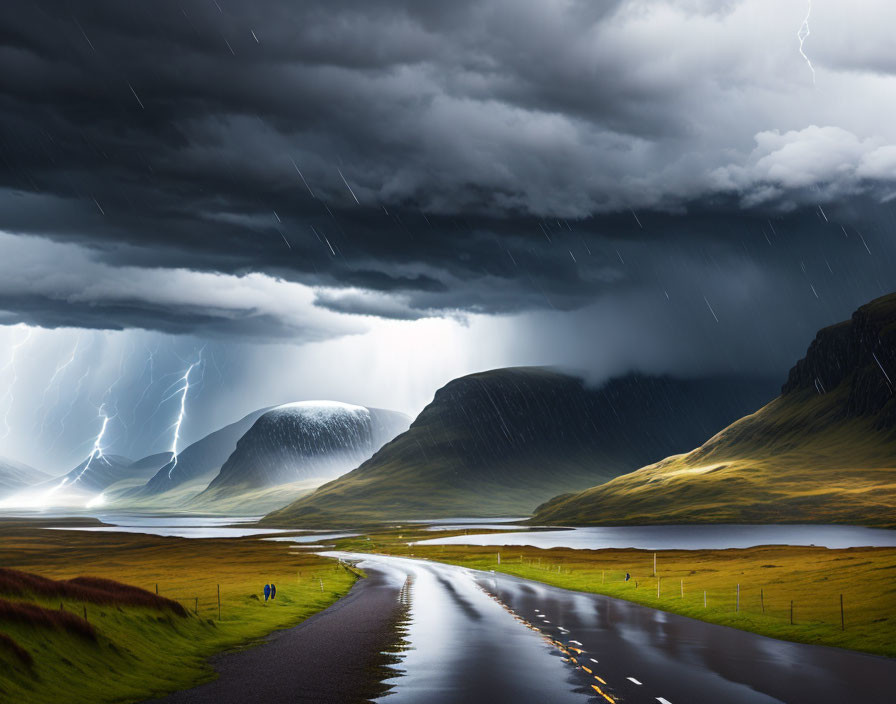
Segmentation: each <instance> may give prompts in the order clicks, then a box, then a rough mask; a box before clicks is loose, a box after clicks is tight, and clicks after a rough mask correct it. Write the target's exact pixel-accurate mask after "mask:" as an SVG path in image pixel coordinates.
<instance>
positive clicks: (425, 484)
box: [265, 368, 772, 525]
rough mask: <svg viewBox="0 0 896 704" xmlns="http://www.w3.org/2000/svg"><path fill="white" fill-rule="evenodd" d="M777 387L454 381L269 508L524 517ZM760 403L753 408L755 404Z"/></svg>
mask: <svg viewBox="0 0 896 704" xmlns="http://www.w3.org/2000/svg"><path fill="white" fill-rule="evenodd" d="M771 393H772V392H771V390H770V389H768V388H767V385H763V384H761V383H758V384H757V383H756V382H745V381H735V380H730V379H716V380H704V381H683V380H675V379H669V378H657V377H641V376H634V375H633V376H629V377H624V378H621V379H615V380H612V381H610V382H608V383H606V384H605V385H603V386H601V387H599V388H589V387H587V386H586V385H585V384H584V382H582V380H580V379H578V378H576V377H572V376H569V375H566V374H561V373H559V372H556V371H552V370H548V369H541V368H514V369H498V370H494V371H490V372H483V373H480V374H473V375H470V376H466V377H462V378H460V379H455V380H454V381H452V382H450V383H449V384H447V385H446V386H444V387H443V388H441V389H439V390H438V391H437V392H436V395H435V398H434V399H433V401H432V403H430V404H429V405H428V406H427V407H426V408H425V409H424V410H423V411H422V412H421V413H420V415H419V416H418V417H417V418H416V420H414V422H413V423H412V424H411V427H410V429H409V430H408V431H407V432H405V433H403V434H401V435H399V436H398V437H397V438H395V440H393V441H392V442H390V443H388V444H387V445H386V446H385V447H383V448H382V449H381V450H380V451H379V452H377V453H376V454H375V455H374V456H373V457H372V458H371V459H370V460H368V461H367V462H365V463H364V464H362V465H361V466H360V467H359V468H358V469H356V470H354V471H352V472H350V473H348V474H346V475H344V476H342V477H340V478H339V479H336V480H335V481H332V482H329V483H328V484H325V485H323V486H322V487H320V488H319V489H318V490H317V491H315V492H314V493H313V494H311V495H309V496H307V497H305V498H302V499H299V500H298V501H296V502H295V503H293V504H291V505H290V506H287V507H286V508H284V509H282V510H280V511H276V512H274V513H272V514H269V515H268V516H267V517H266V518H265V521H266V522H268V523H271V524H278V525H324V524H326V525H339V524H347V523H351V524H357V523H359V522H365V521H370V522H375V521H377V520H392V519H407V518H433V517H446V516H501V515H504V516H507V515H526V514H528V513H530V512H531V511H532V510H533V509H534V508H535V507H536V506H537V505H538V504H539V503H541V502H542V501H544V500H546V499H548V498H549V497H551V496H553V495H555V494H557V493H558V492H561V491H574V490H580V489H584V488H585V487H587V486H591V485H593V484H594V483H595V482H599V481H606V480H607V479H610V478H612V477H615V476H618V475H619V474H622V473H624V472H627V471H631V470H632V469H634V468H636V467H638V466H641V465H643V464H644V463H645V462H649V461H652V460H655V459H658V458H660V457H663V456H664V455H666V454H668V453H669V452H674V451H680V450H682V449H685V448H687V447H688V446H692V444H693V443H695V442H699V439H700V438H702V437H706V434H707V433H710V432H713V430H717V429H718V428H720V427H723V426H724V424H725V423H726V422H730V421H731V420H732V419H734V418H736V417H737V416H738V415H740V414H741V413H743V412H744V411H745V410H747V409H749V408H750V407H751V406H750V404H754V403H761V402H763V401H765V400H767V399H768V398H769V396H770V395H771ZM753 407H755V406H753Z"/></svg>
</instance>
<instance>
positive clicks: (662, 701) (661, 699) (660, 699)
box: [656, 697, 672, 704]
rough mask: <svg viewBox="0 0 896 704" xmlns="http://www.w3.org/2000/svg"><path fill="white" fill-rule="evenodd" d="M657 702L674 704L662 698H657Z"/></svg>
mask: <svg viewBox="0 0 896 704" xmlns="http://www.w3.org/2000/svg"><path fill="white" fill-rule="evenodd" d="M656 700H657V701H658V702H659V703H660V704H672V702H670V701H669V700H668V699H663V698H662V697H657V698H656Z"/></svg>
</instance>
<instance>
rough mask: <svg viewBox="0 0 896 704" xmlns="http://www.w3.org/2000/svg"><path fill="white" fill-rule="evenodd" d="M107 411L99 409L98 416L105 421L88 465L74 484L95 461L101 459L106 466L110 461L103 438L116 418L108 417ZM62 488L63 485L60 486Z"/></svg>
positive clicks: (94, 443) (95, 441) (94, 444)
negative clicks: (104, 452) (104, 453)
mask: <svg viewBox="0 0 896 704" xmlns="http://www.w3.org/2000/svg"><path fill="white" fill-rule="evenodd" d="M105 409H106V407H105V405H103V406H100V407H99V411H98V416H99V417H100V418H102V419H103V424H102V426H101V427H100V432H99V434H98V435H97V436H96V440H94V441H93V449H92V450H91V451H90V455H88V457H87V463H86V464H85V465H84V469H82V470H81V471H80V472H78V476H77V477H75V478H74V479H73V480H72V484H75V483H77V482H78V481H79V480H80V479H81V477H83V476H84V474H85V472H87V470H88V469H90V465H91V464H92V463H93V461H94V460H97V459H99V460H103V462H106V464H108V463H109V462H108V460H106V458H105V457H104V456H103V436H104V435H105V434H106V428H107V427H108V425H109V421H110V420H112V418H114V417H115V416H109V415H107V414H106V410H105ZM63 482H65V480H63ZM60 486H62V485H61V484H60Z"/></svg>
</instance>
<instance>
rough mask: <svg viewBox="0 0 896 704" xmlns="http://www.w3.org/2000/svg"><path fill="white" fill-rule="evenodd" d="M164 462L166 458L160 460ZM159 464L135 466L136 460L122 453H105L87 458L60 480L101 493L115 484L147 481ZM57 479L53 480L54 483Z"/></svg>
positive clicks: (72, 485)
mask: <svg viewBox="0 0 896 704" xmlns="http://www.w3.org/2000/svg"><path fill="white" fill-rule="evenodd" d="M159 461H160V462H164V458H162V459H160V460H159ZM158 468H159V466H158V465H157V464H156V465H147V464H143V465H142V466H139V465H138V466H136V467H135V466H134V461H133V460H131V459H128V458H127V457H123V456H121V455H103V456H101V457H94V458H92V459H85V460H84V461H83V462H81V463H80V464H79V465H78V466H77V467H75V468H74V469H73V470H71V471H70V472H68V473H67V474H66V475H65V476H64V477H60V478H59V480H60V481H61V480H62V479H65V486H66V487H69V488H77V489H81V490H83V491H85V492H94V493H99V492H102V491H105V490H106V489H109V488H110V487H112V486H114V485H120V484H121V483H122V482H124V483H125V484H135V483H140V482H144V481H146V479H147V478H149V477H151V476H152V475H153V474H155V472H156V471H157V470H158ZM55 481H57V480H53V481H51V482H50V483H51V484H52V483H53V482H55Z"/></svg>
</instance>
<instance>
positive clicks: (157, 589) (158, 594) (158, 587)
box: [156, 582, 159, 596]
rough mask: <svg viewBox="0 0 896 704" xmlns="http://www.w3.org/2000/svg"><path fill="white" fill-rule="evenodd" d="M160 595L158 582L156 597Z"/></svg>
mask: <svg viewBox="0 0 896 704" xmlns="http://www.w3.org/2000/svg"><path fill="white" fill-rule="evenodd" d="M158 595H159V583H158V582H156V596H158Z"/></svg>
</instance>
